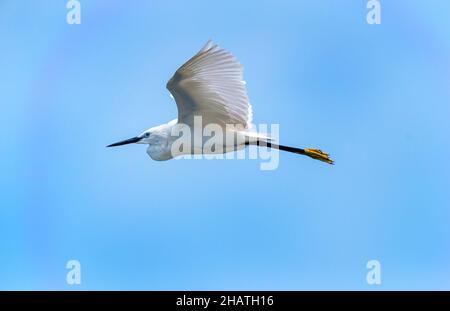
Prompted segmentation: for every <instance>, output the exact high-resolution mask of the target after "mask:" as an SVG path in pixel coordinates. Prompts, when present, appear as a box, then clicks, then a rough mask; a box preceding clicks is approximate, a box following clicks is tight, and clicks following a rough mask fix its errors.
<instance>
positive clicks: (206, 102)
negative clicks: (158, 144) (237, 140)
mask: <svg viewBox="0 0 450 311" xmlns="http://www.w3.org/2000/svg"><path fill="white" fill-rule="evenodd" d="M167 89H168V90H169V91H170V93H171V94H172V96H173V97H174V99H175V101H176V103H177V107H178V122H180V123H186V124H192V122H193V117H194V116H202V121H203V124H208V123H216V124H218V125H220V126H225V125H226V124H240V125H242V126H244V127H247V126H249V125H250V124H251V122H252V108H251V105H250V103H249V101H248V97H247V90H246V88H245V82H244V81H243V70H242V65H241V64H240V63H239V61H238V60H237V59H236V58H235V57H234V56H233V55H232V54H231V53H229V52H228V51H225V50H223V49H221V48H220V47H219V46H217V45H216V44H214V43H213V42H212V41H211V40H210V41H208V42H207V43H206V45H205V46H204V47H203V48H202V49H201V50H200V51H199V52H198V53H197V54H196V55H194V57H192V58H191V59H190V60H188V61H187V62H186V63H185V64H184V65H183V66H181V67H180V68H179V69H178V70H177V71H176V72H175V74H174V75H173V77H172V78H171V79H170V80H169V82H168V83H167Z"/></svg>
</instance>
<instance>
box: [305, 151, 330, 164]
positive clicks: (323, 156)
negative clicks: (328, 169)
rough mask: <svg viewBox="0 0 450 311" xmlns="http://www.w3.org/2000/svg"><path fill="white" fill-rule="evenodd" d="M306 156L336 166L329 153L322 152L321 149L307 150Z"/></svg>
mask: <svg viewBox="0 0 450 311" xmlns="http://www.w3.org/2000/svg"><path fill="white" fill-rule="evenodd" d="M305 155H307V156H308V157H310V158H313V159H316V160H319V161H322V162H326V163H329V164H334V162H333V160H331V159H330V157H329V156H328V153H325V152H322V150H319V149H310V148H305Z"/></svg>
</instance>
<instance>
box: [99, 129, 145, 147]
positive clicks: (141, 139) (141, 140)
mask: <svg viewBox="0 0 450 311" xmlns="http://www.w3.org/2000/svg"><path fill="white" fill-rule="evenodd" d="M151 140H152V129H148V130H146V131H144V132H143V133H142V134H140V135H138V136H136V137H132V138H129V139H125V140H122V141H119V142H117V143H114V144H111V145H108V146H106V147H117V146H122V145H128V144H150V143H151Z"/></svg>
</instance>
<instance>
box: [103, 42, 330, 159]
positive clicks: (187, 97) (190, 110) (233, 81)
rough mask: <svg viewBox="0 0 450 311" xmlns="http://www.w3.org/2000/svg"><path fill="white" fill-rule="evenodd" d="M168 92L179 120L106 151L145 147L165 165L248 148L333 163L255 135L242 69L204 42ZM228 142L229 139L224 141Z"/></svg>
mask: <svg viewBox="0 0 450 311" xmlns="http://www.w3.org/2000/svg"><path fill="white" fill-rule="evenodd" d="M167 89H168V90H169V91H170V93H171V95H172V97H173V98H174V99H175V102H176V104H177V108H178V118H177V119H175V120H172V121H170V122H168V123H166V124H162V125H160V126H156V127H152V128H150V129H148V130H146V131H144V132H143V133H142V134H141V135H139V136H136V137H133V138H130V139H127V140H125V141H121V142H118V143H115V144H111V145H109V146H108V147H114V146H120V145H124V144H129V143H141V144H148V145H149V146H148V148H147V153H148V154H149V156H150V157H151V158H152V159H153V160H158V161H164V160H169V159H172V158H174V157H176V156H179V155H186V154H209V153H214V154H220V153H226V152H230V151H235V150H240V149H243V148H245V147H246V146H247V145H260V144H264V145H267V146H268V147H272V148H277V149H280V150H286V151H289V152H294V153H298V154H304V155H307V156H310V157H312V158H315V159H318V160H321V161H324V162H327V163H330V164H332V163H333V162H332V161H331V160H330V159H329V158H328V155H327V154H325V153H323V152H321V151H320V150H317V149H300V148H293V147H286V146H281V145H277V144H274V143H273V142H272V141H271V138H269V137H267V136H266V134H264V133H257V132H256V130H255V126H254V125H253V124H252V117H253V113H252V107H251V105H250V103H249V100H248V97H247V91H246V87H245V82H244V80H243V70H242V66H241V64H240V63H239V61H238V60H237V59H236V58H235V57H234V56H233V55H232V54H231V53H229V52H227V51H225V50H223V49H221V48H219V47H218V46H217V45H216V44H214V43H213V42H212V41H208V42H207V43H206V45H205V46H204V47H203V48H202V49H201V50H200V51H199V52H198V53H197V54H196V55H194V56H193V57H192V58H191V59H189V60H188V61H187V62H186V63H185V64H184V65H182V66H181V67H180V68H179V69H178V70H177V71H176V72H175V74H174V75H173V77H172V78H171V79H170V80H169V82H168V83H167ZM186 132H189V134H190V135H187V137H188V140H187V141H186V140H184V142H185V144H183V146H182V148H181V147H179V140H180V137H179V136H180V134H183V135H185V134H186ZM205 133H206V135H205ZM213 133H214V135H213ZM218 133H220V135H221V136H218ZM212 136H214V137H215V139H216V140H215V143H214V144H213V145H214V146H213V147H211V146H209V147H210V148H206V147H207V146H208V143H209V142H210V141H211V137H212ZM230 137H232V138H233V139H227V138H230ZM219 138H222V140H219Z"/></svg>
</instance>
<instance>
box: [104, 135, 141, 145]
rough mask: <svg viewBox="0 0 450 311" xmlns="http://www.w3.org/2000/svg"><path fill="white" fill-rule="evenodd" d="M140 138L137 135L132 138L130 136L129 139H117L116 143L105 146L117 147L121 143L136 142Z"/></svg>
mask: <svg viewBox="0 0 450 311" xmlns="http://www.w3.org/2000/svg"><path fill="white" fill-rule="evenodd" d="M140 140H141V137H137V136H136V137H133V138H130V139H125V140H122V141H119V142H117V143H114V144H111V145H108V146H106V147H117V146H122V145H127V144H132V143H137V142H138V141H140Z"/></svg>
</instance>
